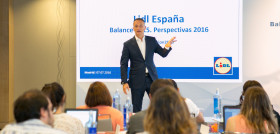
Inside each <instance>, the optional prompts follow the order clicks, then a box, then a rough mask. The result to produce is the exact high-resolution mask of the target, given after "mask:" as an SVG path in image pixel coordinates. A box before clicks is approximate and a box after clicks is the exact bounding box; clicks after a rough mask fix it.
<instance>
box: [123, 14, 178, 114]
mask: <svg viewBox="0 0 280 134" xmlns="http://www.w3.org/2000/svg"><path fill="white" fill-rule="evenodd" d="M133 30H134V32H135V36H134V37H132V38H131V39H129V40H128V41H126V42H125V43H124V45H123V51H122V56H121V84H122V85H123V91H124V93H125V94H127V90H129V88H131V94H132V104H133V112H138V111H141V109H142V101H143V96H144V93H145V91H146V92H147V94H149V92H150V85H151V84H152V82H153V81H154V80H156V79H158V75H157V70H156V66H155V64H154V53H158V54H159V55H160V56H162V57H166V56H167V55H168V53H169V52H170V51H171V49H172V48H171V44H172V43H173V42H175V41H176V40H175V37H173V38H172V39H170V40H169V41H168V43H167V44H166V45H165V47H164V48H162V47H161V46H160V45H159V44H158V42H157V40H156V39H155V38H154V37H151V36H145V35H144V31H145V30H146V26H145V22H144V20H143V19H141V18H137V19H135V20H134V22H133ZM129 60H130V71H129V80H127V69H128V61H129Z"/></svg>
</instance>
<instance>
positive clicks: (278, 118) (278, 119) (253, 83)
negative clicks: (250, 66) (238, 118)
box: [239, 80, 280, 128]
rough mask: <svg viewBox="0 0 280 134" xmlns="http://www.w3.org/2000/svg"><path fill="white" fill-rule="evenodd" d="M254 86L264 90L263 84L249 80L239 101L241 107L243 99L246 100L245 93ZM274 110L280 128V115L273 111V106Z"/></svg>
mask: <svg viewBox="0 0 280 134" xmlns="http://www.w3.org/2000/svg"><path fill="white" fill-rule="evenodd" d="M253 86H257V87H261V88H263V87H262V85H261V83H259V82H258V81H256V80H247V81H246V82H245V83H244V85H243V91H242V94H241V96H240V99H239V100H240V102H239V106H241V105H242V102H243V98H244V94H245V92H246V91H247V89H248V88H249V87H253ZM271 106H272V105H271ZM272 110H273V113H274V115H275V117H276V118H277V124H278V127H279V128H280V115H279V113H278V112H277V111H275V110H274V109H273V106H272Z"/></svg>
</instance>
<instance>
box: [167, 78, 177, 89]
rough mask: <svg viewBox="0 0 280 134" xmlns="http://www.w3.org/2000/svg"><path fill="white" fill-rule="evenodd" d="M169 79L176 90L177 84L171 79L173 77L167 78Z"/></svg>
mask: <svg viewBox="0 0 280 134" xmlns="http://www.w3.org/2000/svg"><path fill="white" fill-rule="evenodd" d="M169 80H170V81H171V82H172V84H173V86H174V88H175V89H176V90H178V85H177V83H176V81H175V80H173V79H169Z"/></svg>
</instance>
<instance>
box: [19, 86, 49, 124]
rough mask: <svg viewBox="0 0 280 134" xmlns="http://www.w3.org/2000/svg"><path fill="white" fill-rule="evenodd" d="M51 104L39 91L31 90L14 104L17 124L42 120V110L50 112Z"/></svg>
mask: <svg viewBox="0 0 280 134" xmlns="http://www.w3.org/2000/svg"><path fill="white" fill-rule="evenodd" d="M48 105H49V102H48V100H47V97H46V96H45V95H44V94H43V93H42V92H41V91H39V90H36V89H34V90H29V91H27V92H25V93H24V94H23V95H21V96H19V98H17V100H16V101H15V103H14V116H15V119H16V122H17V123H20V122H23V121H26V120H29V119H40V117H41V113H40V112H41V108H43V109H45V110H48Z"/></svg>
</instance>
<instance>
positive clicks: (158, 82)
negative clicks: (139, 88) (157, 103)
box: [150, 79, 174, 96]
mask: <svg viewBox="0 0 280 134" xmlns="http://www.w3.org/2000/svg"><path fill="white" fill-rule="evenodd" d="M165 86H173V87H174V85H173V84H172V82H171V81H170V80H168V79H157V80H155V81H153V83H152V85H151V87H150V94H151V96H153V95H154V93H155V92H156V91H157V90H158V89H159V88H163V87H165Z"/></svg>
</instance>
